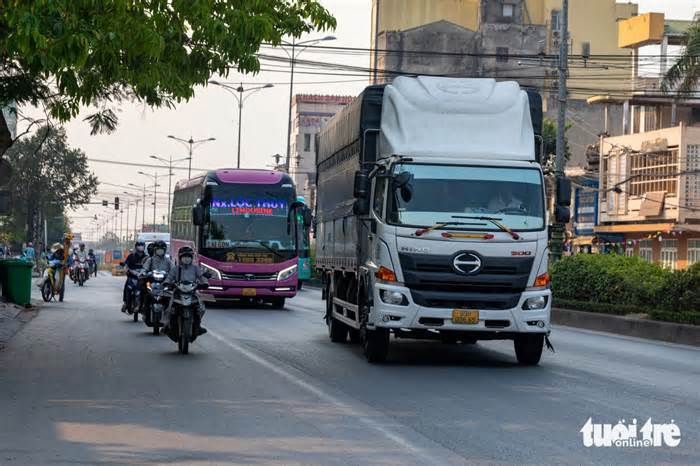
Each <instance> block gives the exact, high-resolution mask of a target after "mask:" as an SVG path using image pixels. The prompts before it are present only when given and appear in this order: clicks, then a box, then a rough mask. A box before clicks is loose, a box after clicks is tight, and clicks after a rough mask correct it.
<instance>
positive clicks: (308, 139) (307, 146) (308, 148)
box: [304, 133, 311, 152]
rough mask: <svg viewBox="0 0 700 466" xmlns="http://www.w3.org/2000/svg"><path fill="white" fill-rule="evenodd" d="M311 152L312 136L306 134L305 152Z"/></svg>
mask: <svg viewBox="0 0 700 466" xmlns="http://www.w3.org/2000/svg"><path fill="white" fill-rule="evenodd" d="M310 151H311V135H310V134H308V133H306V134H304V152H310Z"/></svg>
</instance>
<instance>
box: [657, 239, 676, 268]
mask: <svg viewBox="0 0 700 466" xmlns="http://www.w3.org/2000/svg"><path fill="white" fill-rule="evenodd" d="M677 262H678V240H677V239H665V240H663V241H661V265H662V266H663V267H665V268H667V269H671V270H675V269H676V263H677Z"/></svg>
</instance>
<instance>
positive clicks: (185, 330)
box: [177, 317, 192, 354]
mask: <svg viewBox="0 0 700 466" xmlns="http://www.w3.org/2000/svg"><path fill="white" fill-rule="evenodd" d="M191 337H192V319H191V318H189V319H183V318H182V317H181V318H180V339H179V340H178V342H177V349H178V350H180V353H182V354H187V353H189V351H190V339H191Z"/></svg>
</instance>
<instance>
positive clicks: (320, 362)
mask: <svg viewBox="0 0 700 466" xmlns="http://www.w3.org/2000/svg"><path fill="white" fill-rule="evenodd" d="M122 280H123V279H115V278H112V277H108V276H100V277H98V278H97V279H92V280H91V281H90V282H88V283H87V285H86V287H85V288H83V289H78V288H77V287H72V286H71V287H70V288H69V289H68V292H67V296H66V301H65V302H64V303H60V304H59V303H50V304H48V305H46V306H45V307H44V309H43V310H42V311H41V312H40V313H39V315H38V317H36V318H35V319H34V320H33V321H31V322H30V323H29V324H27V325H26V326H25V327H24V328H23V329H22V330H21V331H20V332H19V333H18V334H17V335H16V336H15V337H14V338H13V339H12V340H11V341H10V343H9V345H8V346H7V348H5V349H4V350H3V351H2V352H0V464H1V465H31V466H34V465H63V464H65V465H74V464H86V465H92V464H148V465H151V464H178V465H185V464H187V465H219V464H273V465H292V464H318V465H365V464H385V465H399V464H400V465H412V464H420V465H441V464H450V465H451V464H478V465H486V464H522V465H525V464H532V465H541V464H571V465H580V464H596V465H607V464H630V465H642V464H650V465H651V464H653V465H660V464H687V465H698V464H700V436H699V435H698V432H699V430H700V351H699V350H698V349H694V348H688V347H682V346H676V345H669V344H662V343H656V342H646V341H641V340H635V339H629V338H621V337H616V336H612V335H604V334H596V333H591V332H584V331H577V330H573V329H567V328H556V329H555V331H554V332H553V334H552V341H553V343H554V345H555V347H556V351H557V352H556V354H551V353H546V354H545V355H544V356H543V359H542V362H541V364H540V366H538V367H530V368H524V367H519V366H517V365H516V360H515V356H514V354H513V348H512V343H510V342H480V343H478V344H477V345H467V346H451V345H443V344H440V343H432V342H410V341H400V342H396V343H395V344H393V346H392V351H391V354H390V360H389V362H387V363H386V364H384V365H369V364H367V363H366V362H365V360H364V357H363V356H362V353H361V350H360V348H359V347H357V346H351V345H337V344H333V343H331V342H330V341H329V339H328V337H327V334H326V328H325V326H324V325H323V322H322V314H321V308H322V302H321V300H320V293H318V292H317V291H314V290H304V291H303V292H302V293H301V295H300V296H298V297H297V298H295V299H294V300H292V301H291V302H290V303H289V304H288V306H287V310H285V311H274V310H272V309H269V308H258V309H251V308H247V309H243V308H239V309H223V308H215V309H210V310H209V311H208V313H207V316H206V319H205V324H206V326H207V328H209V330H210V333H209V334H208V335H205V336H204V337H202V338H200V339H198V340H197V341H196V342H195V343H194V345H193V346H192V347H191V353H190V354H189V355H187V356H182V355H180V354H178V353H177V347H176V345H175V344H174V343H172V342H171V341H170V340H169V339H167V338H166V337H163V336H161V337H154V336H152V335H151V334H150V333H148V331H149V329H148V328H147V327H145V326H144V325H143V324H142V323H138V324H135V323H133V322H131V321H130V319H128V318H127V316H125V315H124V314H122V313H121V312H119V307H120V293H121V285H122ZM589 417H592V418H593V421H594V422H602V423H612V424H615V423H617V421H618V420H620V419H625V420H631V419H632V418H637V419H638V420H639V422H640V423H643V422H644V421H645V420H646V419H647V418H649V417H651V418H652V419H653V421H654V422H659V423H667V422H671V420H673V421H675V423H676V424H677V425H678V426H679V428H680V430H681V435H682V440H681V444H680V445H679V446H678V447H676V448H671V447H656V448H586V447H584V446H583V443H582V434H581V433H580V432H579V430H580V429H581V427H582V426H583V425H584V423H585V422H586V420H587V419H588V418H589Z"/></svg>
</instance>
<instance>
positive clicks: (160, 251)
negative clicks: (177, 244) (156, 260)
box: [156, 249, 165, 256]
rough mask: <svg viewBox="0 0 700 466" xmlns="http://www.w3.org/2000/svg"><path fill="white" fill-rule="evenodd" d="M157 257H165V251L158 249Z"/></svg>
mask: <svg viewBox="0 0 700 466" xmlns="http://www.w3.org/2000/svg"><path fill="white" fill-rule="evenodd" d="M156 255H158V256H164V255H165V249H156Z"/></svg>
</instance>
